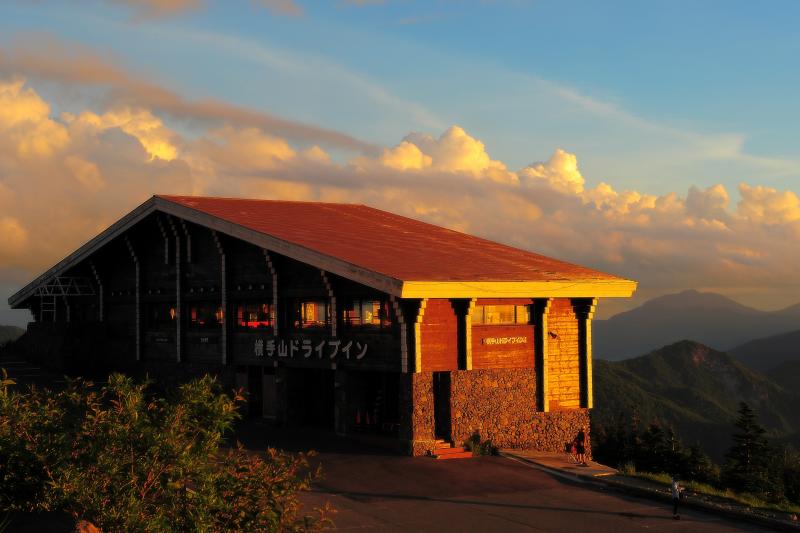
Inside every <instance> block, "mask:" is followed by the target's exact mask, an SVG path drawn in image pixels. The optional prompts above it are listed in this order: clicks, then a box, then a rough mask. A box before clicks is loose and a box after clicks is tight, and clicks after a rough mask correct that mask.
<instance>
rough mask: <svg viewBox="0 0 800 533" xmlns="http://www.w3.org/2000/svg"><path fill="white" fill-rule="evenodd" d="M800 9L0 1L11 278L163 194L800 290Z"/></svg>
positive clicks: (0, 160)
mask: <svg viewBox="0 0 800 533" xmlns="http://www.w3.org/2000/svg"><path fill="white" fill-rule="evenodd" d="M798 22H800V4H798V3H797V2H793V1H785V2H781V1H777V0H776V1H774V2H770V3H769V4H760V3H754V2H737V1H732V0H730V1H712V0H704V1H702V2H698V1H669V2H667V1H663V2H659V1H656V2H640V1H631V2H626V1H615V2H603V3H601V2H589V1H586V2H578V1H569V0H560V1H546V0H541V1H526V0H507V1H503V0H496V1H489V0H483V1H480V0H461V1H456V0H449V1H448V0H438V1H437V0H428V1H414V0H397V1H392V0H384V1H380V0H349V1H348V0H326V1H322V0H320V1H316V2H311V1H305V0H242V1H239V0H228V1H225V2H214V1H211V0H138V1H135V0H63V1H57V0H35V1H23V0H9V1H6V2H2V3H0V296H3V298H0V323H14V324H24V323H25V322H26V321H27V320H28V316H27V315H26V314H25V313H22V312H16V311H11V310H9V309H8V306H7V304H6V302H5V300H6V298H7V296H9V295H10V294H12V293H13V292H15V291H16V290H18V289H19V288H21V287H22V286H24V285H25V284H26V283H27V282H28V281H30V280H31V279H32V278H33V277H35V276H36V275H37V274H38V273H40V272H41V271H43V270H45V269H46V268H48V267H49V266H51V265H53V264H54V263H55V262H57V261H58V260H59V259H61V258H62V257H64V256H65V255H67V254H68V253H70V252H71V251H72V250H74V249H75V248H77V247H78V246H80V245H81V244H82V243H83V242H85V241H86V240H88V239H89V238H91V237H92V236H94V235H95V234H97V233H98V232H100V231H102V229H104V228H105V227H107V226H108V225H110V224H111V223H113V222H114V221H115V220H117V219H118V218H119V217H120V216H122V215H124V214H125V213H127V212H128V211H130V210H131V209H133V208H134V207H135V206H137V205H138V204H140V203H141V202H142V201H144V200H146V199H147V198H148V197H150V196H151V195H152V194H156V193H182V194H199V195H203V194H204V195H220V196H247V197H262V198H276V199H313V200H322V201H339V202H358V203H367V204H370V205H373V206H375V207H378V208H382V209H387V210H390V211H393V212H396V213H399V214H403V215H407V216H411V217H414V218H418V219H422V220H426V221H429V222H432V223H436V224H440V225H444V226H447V227H450V228H453V229H457V230H460V231H465V232H469V233H473V234H476V235H480V236H483V237H487V238H490V239H493V240H497V241H500V242H504V243H507V244H511V245H514V246H519V247H522V248H525V249H528V250H533V251H536V252H539V253H543V254H546V255H551V256H554V257H557V258H559V259H564V260H567V261H572V262H576V263H580V264H583V265H585V266H589V267H592V268H596V269H599V270H603V271H606V272H610V273H613V274H616V275H619V276H622V277H626V278H630V279H635V280H637V281H638V282H639V290H638V291H637V293H636V295H635V297H634V298H632V299H630V300H610V299H609V300H604V301H602V302H601V304H600V306H599V310H598V316H600V317H607V316H610V315H612V314H613V313H615V312H619V311H621V310H624V309H626V308H629V307H631V306H633V305H636V304H638V303H641V302H642V301H644V300H646V299H649V298H652V297H655V296H658V295H660V294H666V293H671V292H676V291H679V290H683V289H687V288H695V289H699V290H707V291H715V292H719V293H722V294H725V295H727V296H729V297H731V298H733V299H735V300H737V301H740V302H742V303H745V304H747V305H751V306H754V307H757V308H760V309H778V308H781V307H785V306H788V305H791V304H794V303H798V302H800V268H799V267H800V197H798V192H800V181H799V180H798V177H800V153H798V147H797V141H798V139H800V102H799V101H798V96H797V89H796V88H797V87H798V86H800V68H797V67H798V60H797V59H796V58H797V57H800V33H798V32H797V31H796V27H797V24H798Z"/></svg>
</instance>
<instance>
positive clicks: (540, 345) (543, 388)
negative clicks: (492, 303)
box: [532, 298, 553, 413]
mask: <svg viewBox="0 0 800 533" xmlns="http://www.w3.org/2000/svg"><path fill="white" fill-rule="evenodd" d="M552 302H553V300H552V298H536V299H535V300H534V301H533V306H532V309H533V350H534V357H535V367H536V403H537V409H538V410H539V411H541V412H545V413H546V412H548V411H549V410H550V399H549V395H548V392H549V390H550V387H549V381H548V379H547V377H548V376H547V374H548V361H547V345H548V342H547V334H548V331H547V314H548V313H549V312H550V304H551V303H552Z"/></svg>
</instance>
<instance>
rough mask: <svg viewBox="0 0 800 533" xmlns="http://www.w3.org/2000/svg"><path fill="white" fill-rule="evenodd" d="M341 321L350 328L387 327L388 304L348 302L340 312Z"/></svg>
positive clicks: (373, 301)
mask: <svg viewBox="0 0 800 533" xmlns="http://www.w3.org/2000/svg"><path fill="white" fill-rule="evenodd" d="M342 320H343V322H344V324H345V326H350V327H362V328H386V327H389V326H390V325H391V321H390V319H389V303H388V302H386V301H381V300H361V299H353V300H350V301H348V302H346V303H345V306H344V309H343V310H342Z"/></svg>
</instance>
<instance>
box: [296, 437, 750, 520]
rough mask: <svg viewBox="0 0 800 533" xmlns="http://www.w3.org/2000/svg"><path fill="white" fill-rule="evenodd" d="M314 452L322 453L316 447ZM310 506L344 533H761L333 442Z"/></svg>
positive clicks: (510, 472) (544, 478)
mask: <svg viewBox="0 0 800 533" xmlns="http://www.w3.org/2000/svg"><path fill="white" fill-rule="evenodd" d="M318 444H319V443H318ZM317 447H318V448H322V451H321V453H320V454H319V456H318V457H317V459H316V460H318V461H319V462H320V463H321V464H322V467H323V470H324V476H325V478H324V479H323V480H322V481H321V482H320V483H318V484H317V486H316V488H315V490H314V491H313V492H312V493H311V494H307V495H305V496H304V500H305V501H306V502H307V504H309V505H321V504H322V503H324V502H325V501H330V502H331V503H332V504H333V506H334V507H336V508H337V509H338V510H339V513H338V514H337V516H336V517H335V518H334V521H335V523H336V526H337V529H339V530H342V531H459V532H461V531H464V532H468V531H502V532H513V531H565V532H570V533H574V532H576V531H586V532H588V531H591V532H594V531H600V532H602V531H611V532H614V533H621V532H625V531H633V530H645V529H646V530H654V531H765V530H763V529H759V528H757V527H754V526H752V525H749V524H746V523H737V522H735V521H732V520H729V519H726V518H722V517H719V516H716V515H711V514H706V513H703V512H698V511H688V512H684V513H682V520H680V521H675V520H673V519H672V509H671V508H669V507H668V506H667V505H664V504H662V503H659V502H654V501H650V500H646V499H638V498H634V497H629V496H626V495H623V494H621V493H617V492H613V491H609V490H603V489H598V488H594V487H589V486H587V485H585V484H581V483H572V482H568V481H564V480H561V479H557V478H554V477H553V476H551V475H550V474H547V473H545V472H542V471H540V470H537V469H535V468H532V467H530V466H527V465H524V464H521V463H518V462H515V461H512V460H510V459H505V458H502V457H481V458H474V459H465V460H452V461H436V460H434V459H428V458H410V457H401V456H397V455H391V454H388V453H384V452H381V451H380V450H377V449H369V448H365V449H364V450H363V452H365V453H354V452H353V451H347V450H346V449H345V448H346V445H345V444H343V443H340V442H339V443H336V442H330V443H328V444H327V445H326V444H323V445H322V446H317Z"/></svg>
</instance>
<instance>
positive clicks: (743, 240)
mask: <svg viewBox="0 0 800 533" xmlns="http://www.w3.org/2000/svg"><path fill="white" fill-rule="evenodd" d="M107 105H108V107H106V108H105V109H78V110H74V112H73V113H61V114H60V115H59V116H53V111H52V107H51V106H50V104H49V103H48V102H47V101H46V100H45V99H44V98H42V96H41V95H40V94H39V93H38V92H37V91H36V90H35V89H34V87H33V86H32V85H31V84H29V83H26V82H25V81H23V80H21V79H19V78H16V79H9V80H6V81H4V82H0V235H2V236H3V240H4V246H3V247H2V251H0V274H2V273H3V272H10V271H12V270H14V271H19V272H25V273H27V275H29V276H33V275H34V274H36V273H37V272H38V271H41V270H42V269H44V268H46V267H48V266H49V265H50V264H52V263H54V262H55V261H57V260H58V259H59V258H60V257H62V256H63V255H65V254H66V253H68V252H69V251H71V250H72V249H74V248H75V247H77V246H79V245H80V244H81V243H82V242H85V241H86V239H88V238H90V237H91V236H93V235H95V234H96V233H97V232H99V231H100V230H102V229H103V228H104V227H106V226H107V225H109V224H110V223H112V222H113V221H114V220H116V219H117V218H118V217H119V216H121V215H123V214H124V213H125V212H127V211H129V210H130V209H131V208H132V207H133V206H135V205H137V204H138V203H139V202H140V201H143V200H144V199H146V198H147V197H148V196H150V195H151V194H153V193H188V194H214V195H229V196H230V195H241V196H249V197H264V198H281V199H311V200H323V201H346V202H363V203H367V204H370V205H374V206H376V207H378V208H384V209H388V210H390V211H394V212H398V213H401V214H405V215H408V216H412V217H415V218H420V219H424V220H427V221H429V222H432V223H435V224H440V225H444V226H447V227H450V228H453V229H457V230H460V231H465V232H470V233H474V234H477V235H480V236H484V237H487V238H491V239H495V240H499V241H502V242H506V243H509V244H512V245H515V246H520V247H523V248H527V249H530V250H534V251H537V252H539V253H544V254H547V255H552V256H556V257H559V258H562V259H566V260H570V261H574V262H578V263H582V264H585V265H587V266H591V267H594V268H597V269H601V270H606V271H610V272H612V273H615V274H618V275H622V276H627V277H630V278H633V279H637V280H639V281H640V282H641V283H642V287H643V288H649V289H653V290H655V289H658V290H661V291H667V290H674V289H679V288H684V287H701V288H713V289H715V290H720V291H722V292H726V291H727V292H731V291H735V290H738V288H740V287H743V286H748V287H751V288H753V287H757V288H758V290H762V291H767V290H773V291H783V292H786V291H787V289H786V284H787V283H790V282H791V283H794V284H795V285H796V284H797V271H798V267H800V252H799V251H798V250H800V246H798V245H800V197H798V195H797V194H796V193H794V192H792V191H779V190H776V189H772V188H768V187H763V186H758V185H748V184H742V185H741V186H740V188H739V190H738V195H739V197H740V199H739V200H738V202H737V203H735V205H731V204H732V202H731V197H730V196H731V195H730V193H729V191H727V190H726V189H725V187H723V186H722V185H714V186H711V187H707V188H701V187H691V188H690V189H689V190H688V191H686V192H685V193H683V194H681V193H679V192H671V193H668V194H663V195H653V194H647V193H645V192H641V191H635V190H616V189H615V188H614V187H613V186H612V185H611V184H609V183H605V182H600V183H598V184H597V185H595V186H594V187H590V186H589V185H587V181H588V180H587V179H586V178H585V177H584V176H583V175H582V173H581V172H580V167H579V163H578V157H577V156H576V155H575V154H573V153H570V152H569V151H567V150H565V149H556V150H555V151H554V153H553V154H552V155H551V156H550V157H549V158H544V159H545V160H543V161H542V162H539V163H533V164H531V165H528V166H526V167H525V168H522V169H519V170H516V171H514V170H511V169H509V168H508V167H507V166H506V165H505V164H504V163H503V162H502V161H499V160H497V159H493V158H492V157H491V155H490V153H489V151H488V150H487V148H486V146H485V144H484V143H483V142H482V141H481V140H480V139H479V138H477V137H476V136H473V135H471V134H470V133H468V132H467V131H465V130H464V129H463V128H461V127H458V126H452V127H450V128H448V129H447V130H445V131H444V132H442V133H441V134H440V135H438V136H435V135H430V134H424V133H412V134H409V135H407V136H406V137H405V138H404V139H402V140H401V141H400V142H399V143H398V144H396V145H395V146H391V147H387V148H385V149H383V150H378V151H375V152H374V153H366V154H365V153H361V154H358V155H354V156H352V157H350V158H349V159H342V158H341V157H331V154H330V153H329V152H328V151H327V150H326V148H325V147H324V146H320V145H316V144H312V145H311V146H309V145H308V144H307V143H297V142H293V141H292V139H290V138H288V137H286V136H283V135H280V134H278V133H277V132H276V131H275V130H274V129H269V128H261V127H258V126H256V125H254V124H252V123H244V124H238V123H235V122H231V123H225V124H215V123H214V124H211V125H209V127H207V128H205V129H203V130H202V131H201V133H200V134H198V135H196V136H192V137H187V136H185V135H181V134H179V133H178V132H177V130H176V128H174V127H173V125H172V124H171V122H170V116H169V113H164V112H163V109H162V110H159V109H154V108H150V107H148V106H146V105H143V104H142V103H141V102H135V101H130V102H126V101H119V100H112V101H111V102H110V103H107ZM34 154H35V156H33V155H34ZM0 281H1V280H0ZM19 282H20V283H21V282H22V280H20V281H19ZM753 290H756V289H753ZM797 296H798V297H799V298H800V294H798V295H797Z"/></svg>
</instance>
